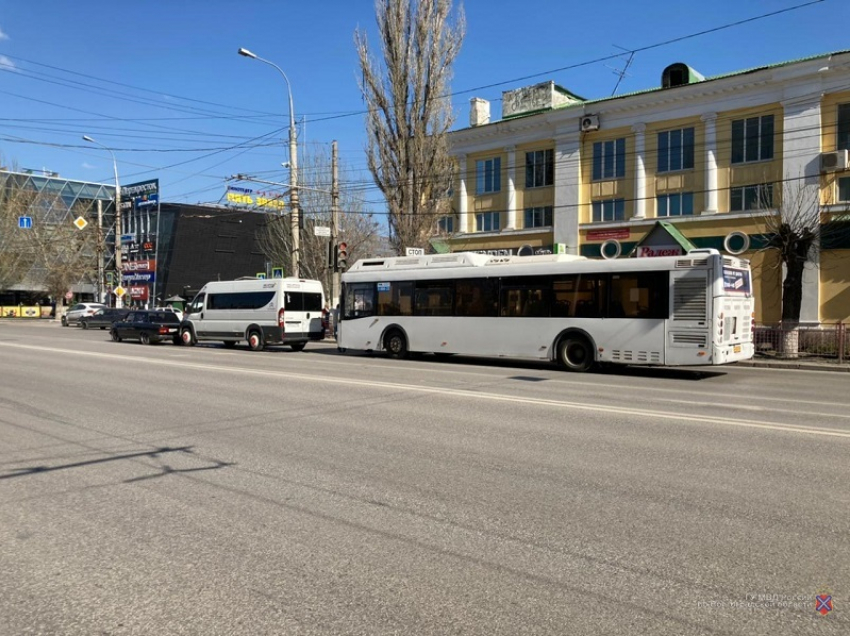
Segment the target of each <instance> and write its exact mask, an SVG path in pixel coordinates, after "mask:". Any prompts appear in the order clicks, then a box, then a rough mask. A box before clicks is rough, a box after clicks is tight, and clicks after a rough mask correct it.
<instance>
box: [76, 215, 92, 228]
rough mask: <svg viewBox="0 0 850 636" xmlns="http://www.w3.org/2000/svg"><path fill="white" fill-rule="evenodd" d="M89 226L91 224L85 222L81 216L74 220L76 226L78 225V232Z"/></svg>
mask: <svg viewBox="0 0 850 636" xmlns="http://www.w3.org/2000/svg"><path fill="white" fill-rule="evenodd" d="M88 224H89V222H88V221H86V220H85V219H84V218H83V217H81V216H78V217H77V218H76V219H74V225H76V226H77V229H78V230H82V229H83V228H84V227H85V226H87V225H88Z"/></svg>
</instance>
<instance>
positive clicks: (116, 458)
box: [0, 446, 233, 483]
mask: <svg viewBox="0 0 850 636" xmlns="http://www.w3.org/2000/svg"><path fill="white" fill-rule="evenodd" d="M175 453H176V454H178V456H180V457H181V459H183V458H186V457H191V458H192V459H194V460H196V461H199V462H201V465H199V466H190V467H186V468H174V467H172V466H170V465H169V464H167V463H166V462H165V461H164V460H165V457H167V456H169V455H173V454H175ZM140 459H152V460H155V461H157V462H158V463H159V465H158V466H150V465H147V464H145V465H146V466H147V467H148V468H155V469H156V470H157V472H155V473H153V474H150V475H144V476H141V477H133V478H130V479H126V480H125V482H124V483H130V482H134V481H142V480H145V479H153V478H156V477H163V476H165V475H171V474H176V473H191V472H197V471H201V470H214V469H219V468H224V467H226V466H232V465H233V464H232V463H230V462H222V461H219V460H211V459H206V458H201V457H198V456H197V455H195V452H194V450H193V447H192V446H177V447H171V446H162V447H160V448H155V449H152V450H148V451H137V452H133V453H113V454H110V455H107V456H106V457H99V458H97V459H87V460H84V461H77V462H69V463H65V464H54V465H52V466H49V465H43V464H42V465H38V466H27V467H23V468H14V469H12V470H9V471H7V472H5V473H2V474H0V480H4V479H14V478H17V477H30V476H33V475H44V474H47V473H52V472H56V471H59V470H69V469H73V468H86V467H89V466H97V465H102V464H108V463H111V462H121V461H138V460H140Z"/></svg>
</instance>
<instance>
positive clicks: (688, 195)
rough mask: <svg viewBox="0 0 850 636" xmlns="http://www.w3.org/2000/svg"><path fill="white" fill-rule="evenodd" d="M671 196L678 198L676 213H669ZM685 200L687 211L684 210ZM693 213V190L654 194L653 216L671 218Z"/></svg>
mask: <svg viewBox="0 0 850 636" xmlns="http://www.w3.org/2000/svg"><path fill="white" fill-rule="evenodd" d="M672 197H677V198H678V206H677V209H678V212H677V213H676V214H671V209H672V207H671V203H672V199H671V198H672ZM662 199H663V200H664V201H663V203H664V209H665V212H664V214H662V213H661V210H662ZM686 201H687V207H689V208H690V211H689V212H685V211H684V210H685V207H686V205H685V203H686ZM693 215H694V193H693V192H666V193H664V194H659V195H656V197H655V216H656V217H658V218H672V217H677V216H693Z"/></svg>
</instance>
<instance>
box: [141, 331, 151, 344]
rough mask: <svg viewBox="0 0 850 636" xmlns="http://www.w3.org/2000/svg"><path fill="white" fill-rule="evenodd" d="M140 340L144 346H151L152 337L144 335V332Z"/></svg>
mask: <svg viewBox="0 0 850 636" xmlns="http://www.w3.org/2000/svg"><path fill="white" fill-rule="evenodd" d="M139 340H140V341H141V342H142V344H143V345H149V344H150V343H151V337H150V335H149V334H146V333H144V332H142V333H141V334H140V335H139Z"/></svg>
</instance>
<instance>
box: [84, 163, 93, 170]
mask: <svg viewBox="0 0 850 636" xmlns="http://www.w3.org/2000/svg"><path fill="white" fill-rule="evenodd" d="M83 168H84V169H85V170H94V169H95V168H96V166H93V165H91V164H90V163H87V162H85V161H84V162H83Z"/></svg>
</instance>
